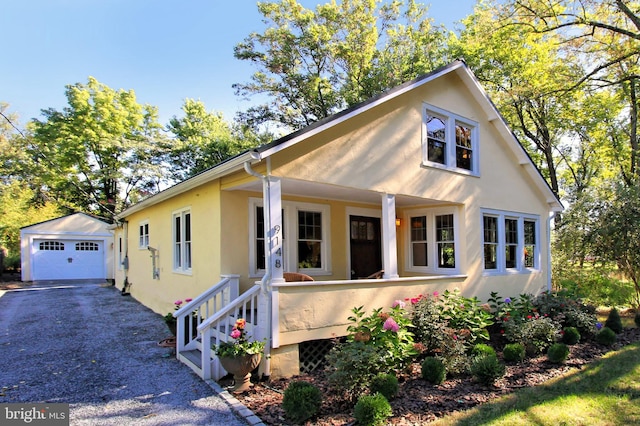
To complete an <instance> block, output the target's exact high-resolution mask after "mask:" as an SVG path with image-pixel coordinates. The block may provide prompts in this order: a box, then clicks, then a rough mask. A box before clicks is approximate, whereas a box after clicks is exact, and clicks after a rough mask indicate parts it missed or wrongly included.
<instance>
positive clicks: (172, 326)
mask: <svg viewBox="0 0 640 426" xmlns="http://www.w3.org/2000/svg"><path fill="white" fill-rule="evenodd" d="M192 300H193V299H191V298H187V299H184V301H182V300H176V301H175V302H173V305H174V307H173V310H174V311H177V310H179V309H180V308H181V307H182V304H183V303H189V302H191V301H192ZM163 318H164V321H165V322H166V323H167V327H169V331H171V333H172V334H173V335H174V336H176V335H177V334H178V333H177V327H178V320H177V319H176V317H174V316H173V312H169V313H167V314H166V315H165V316H164V317H163ZM191 322H192V325H191V338H194V337H196V334H197V329H196V328H197V327H198V313H197V312H196V311H193V312H192V313H191ZM188 336H189V322H188V321H185V322H184V339H185V342H184V343H185V344H186V343H187V342H188V339H189V337H188Z"/></svg>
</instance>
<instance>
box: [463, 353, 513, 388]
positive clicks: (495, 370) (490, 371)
mask: <svg viewBox="0 0 640 426" xmlns="http://www.w3.org/2000/svg"><path fill="white" fill-rule="evenodd" d="M470 371H471V375H472V376H473V377H474V378H475V379H476V380H477V381H478V382H480V383H482V384H483V385H486V386H491V385H493V384H494V383H495V381H496V380H498V379H499V378H501V377H502V376H504V373H505V371H506V368H505V366H504V364H502V363H501V362H500V361H499V360H498V357H497V356H495V355H480V356H477V357H475V358H474V359H473V361H472V362H471V369H470Z"/></svg>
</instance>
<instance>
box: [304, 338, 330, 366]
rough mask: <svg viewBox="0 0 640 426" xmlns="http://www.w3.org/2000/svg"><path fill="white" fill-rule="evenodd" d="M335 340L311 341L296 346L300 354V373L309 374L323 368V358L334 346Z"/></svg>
mask: <svg viewBox="0 0 640 426" xmlns="http://www.w3.org/2000/svg"><path fill="white" fill-rule="evenodd" d="M336 342H337V341H336V340H335V339H326V340H311V341H308V342H302V343H300V344H299V345H298V350H299V354H300V372H301V373H311V372H312V371H315V370H317V369H320V368H324V366H325V365H326V363H325V356H326V355H327V354H328V353H329V351H330V350H331V348H333V346H334V345H335V344H336Z"/></svg>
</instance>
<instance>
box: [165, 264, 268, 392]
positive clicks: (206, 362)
mask: <svg viewBox="0 0 640 426" xmlns="http://www.w3.org/2000/svg"><path fill="white" fill-rule="evenodd" d="M260 290H261V287H260V285H256V286H254V287H253V288H251V289H250V290H249V291H247V292H245V293H243V294H242V295H238V293H239V276H238V275H226V276H223V279H222V281H220V282H219V283H218V284H216V285H214V286H213V287H211V288H210V289H209V290H207V291H206V292H204V293H202V294H201V295H199V296H198V297H196V298H195V299H193V300H192V301H191V302H189V303H187V304H186V305H185V306H183V307H182V308H180V309H179V310H177V311H176V312H174V314H173V316H174V317H175V318H176V319H177V324H176V357H177V358H178V359H179V360H180V361H182V362H183V363H185V364H187V365H188V366H189V367H191V369H192V370H194V371H195V372H196V373H197V374H198V375H199V376H200V377H202V378H203V379H205V380H206V379H214V380H218V379H219V378H221V377H223V376H224V375H225V374H226V371H224V369H223V368H222V366H221V365H220V363H219V362H218V358H217V357H216V356H215V351H214V349H213V348H215V345H217V344H219V343H220V342H226V341H228V339H229V338H230V337H229V333H230V331H231V328H232V327H233V324H234V323H235V321H236V319H238V318H244V319H245V320H246V321H247V326H246V330H247V334H248V335H249V336H250V337H252V338H253V339H254V340H256V339H257V340H261V339H264V338H266V337H267V334H266V333H267V329H266V328H264V327H259V326H257V325H258V324H267V322H266V313H267V311H266V309H265V308H266V303H267V299H266V297H260V296H261V291H260ZM260 318H262V321H261V320H260Z"/></svg>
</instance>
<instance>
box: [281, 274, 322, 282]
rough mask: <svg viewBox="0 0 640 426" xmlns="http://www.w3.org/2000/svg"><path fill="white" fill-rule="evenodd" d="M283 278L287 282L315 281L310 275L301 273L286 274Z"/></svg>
mask: <svg viewBox="0 0 640 426" xmlns="http://www.w3.org/2000/svg"><path fill="white" fill-rule="evenodd" d="M283 276H284V280H285V281H286V282H299V281H315V280H314V279H313V278H312V277H310V276H309V275H307V274H301V273H299V272H285V273H284V274H283Z"/></svg>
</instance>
